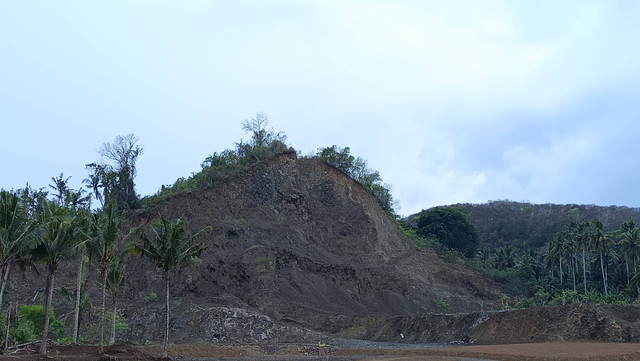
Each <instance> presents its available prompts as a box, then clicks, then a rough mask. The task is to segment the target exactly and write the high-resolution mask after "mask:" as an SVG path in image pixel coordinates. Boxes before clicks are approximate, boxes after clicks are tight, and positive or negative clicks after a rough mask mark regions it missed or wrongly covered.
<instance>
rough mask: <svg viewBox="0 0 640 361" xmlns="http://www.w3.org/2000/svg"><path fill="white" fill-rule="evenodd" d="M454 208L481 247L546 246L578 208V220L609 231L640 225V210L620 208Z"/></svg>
mask: <svg viewBox="0 0 640 361" xmlns="http://www.w3.org/2000/svg"><path fill="white" fill-rule="evenodd" d="M452 207H460V208H461V209H462V211H463V212H464V213H466V214H467V218H468V220H469V221H470V222H471V223H472V224H473V225H475V226H476V228H477V230H478V233H479V235H480V242H481V244H482V245H484V246H488V247H492V248H493V247H500V246H508V245H514V246H516V247H526V246H528V245H532V246H535V247H541V246H544V244H545V243H546V242H548V241H550V240H551V239H553V236H554V235H555V234H556V233H557V232H558V231H560V230H562V228H563V227H564V226H565V225H566V224H567V223H568V222H569V219H570V211H571V210H572V209H577V220H578V221H592V220H594V219H599V220H601V221H602V222H603V223H604V229H605V231H610V230H615V229H619V228H620V226H621V225H622V222H624V221H626V220H630V219H631V220H634V221H636V223H640V208H629V207H620V206H608V207H602V206H595V205H576V204H531V203H523V202H512V201H489V202H488V203H483V204H468V203H465V204H455V205H452ZM572 213H573V214H575V213H576V211H572ZM414 217H415V215H414V216H411V217H410V218H414ZM481 247H482V246H481Z"/></svg>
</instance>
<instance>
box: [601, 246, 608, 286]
mask: <svg viewBox="0 0 640 361" xmlns="http://www.w3.org/2000/svg"><path fill="white" fill-rule="evenodd" d="M600 270H601V271H602V285H603V286H604V294H605V295H606V294H608V293H607V276H606V275H605V274H604V257H603V256H602V249H600Z"/></svg>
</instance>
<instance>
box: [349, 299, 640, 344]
mask: <svg viewBox="0 0 640 361" xmlns="http://www.w3.org/2000/svg"><path fill="white" fill-rule="evenodd" d="M400 334H402V337H400ZM339 336H342V337H347V338H362V339H367V340H373V341H387V342H388V341H394V342H410V343H411V342H417V343H429V342H435V343H450V342H458V341H464V342H466V343H469V342H473V343H476V344H506V343H514V344H515V343H528V342H557V341H575V340H597V341H609V342H640V306H637V305H632V306H620V305H593V304H574V305H564V306H546V307H534V308H530V309H524V310H512V311H505V312H473V313H468V314H455V315H423V316H413V317H406V316H392V317H388V316H370V317H368V318H365V319H363V320H361V321H360V322H358V323H357V324H355V325H354V326H352V327H349V328H347V329H345V330H343V331H341V332H340V333H339Z"/></svg>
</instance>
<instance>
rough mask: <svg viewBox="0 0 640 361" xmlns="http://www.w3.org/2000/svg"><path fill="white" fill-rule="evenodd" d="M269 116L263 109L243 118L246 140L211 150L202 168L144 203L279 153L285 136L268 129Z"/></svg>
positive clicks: (209, 181)
mask: <svg viewBox="0 0 640 361" xmlns="http://www.w3.org/2000/svg"><path fill="white" fill-rule="evenodd" d="M268 125H269V118H268V117H267V115H266V114H264V113H258V114H257V115H256V116H255V117H253V118H251V119H249V120H245V121H244V122H243V123H242V128H243V130H244V131H245V132H247V133H248V134H249V135H250V139H249V140H248V141H244V140H242V139H241V140H240V141H239V142H238V143H236V147H235V149H226V150H224V151H222V152H220V153H218V152H214V153H213V154H211V155H209V156H207V157H206V158H205V160H204V161H203V162H202V164H201V165H200V166H201V167H202V169H201V170H200V171H199V172H197V173H194V174H193V175H191V176H190V177H188V178H178V180H176V181H175V183H174V184H173V185H171V186H162V188H161V189H160V191H159V192H158V193H156V194H155V195H154V196H152V197H148V198H145V199H143V205H145V206H151V205H152V204H154V203H156V202H158V201H161V200H164V199H167V198H169V197H172V196H174V195H177V194H181V193H185V192H188V191H192V190H196V189H204V188H207V187H209V186H211V185H213V184H216V183H217V182H219V181H220V180H222V179H225V178H227V177H229V176H231V175H234V174H237V173H238V172H240V171H242V170H244V169H246V168H247V167H248V166H250V165H251V164H254V163H257V162H259V161H262V160H265V159H267V158H270V157H272V156H274V155H276V154H280V153H282V152H284V151H286V150H287V149H288V146H287V144H286V143H285V142H286V136H285V135H284V133H282V132H275V131H274V130H272V129H268V128H267V126H268Z"/></svg>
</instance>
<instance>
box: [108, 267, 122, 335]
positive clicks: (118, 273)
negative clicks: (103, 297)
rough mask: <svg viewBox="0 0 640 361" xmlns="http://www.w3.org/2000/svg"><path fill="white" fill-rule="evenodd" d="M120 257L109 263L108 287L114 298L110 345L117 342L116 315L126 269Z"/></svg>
mask: <svg viewBox="0 0 640 361" xmlns="http://www.w3.org/2000/svg"><path fill="white" fill-rule="evenodd" d="M123 268H124V267H123V264H121V263H120V259H119V258H118V257H116V258H114V259H112V260H111V264H110V265H109V275H108V276H107V288H108V289H109V291H111V299H112V300H113V313H112V316H113V317H112V320H111V337H110V339H109V345H110V346H111V345H113V344H114V343H115V342H116V316H117V314H118V312H117V311H118V307H117V306H118V294H119V293H120V291H122V289H123V288H124V282H125V279H124V269H123Z"/></svg>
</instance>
